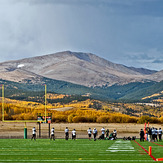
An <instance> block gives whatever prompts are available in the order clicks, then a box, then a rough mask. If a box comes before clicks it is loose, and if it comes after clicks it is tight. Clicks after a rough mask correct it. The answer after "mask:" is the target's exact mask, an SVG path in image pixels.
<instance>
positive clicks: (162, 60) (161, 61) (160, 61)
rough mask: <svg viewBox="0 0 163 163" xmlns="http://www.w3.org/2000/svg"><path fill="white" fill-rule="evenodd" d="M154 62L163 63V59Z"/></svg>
mask: <svg viewBox="0 0 163 163" xmlns="http://www.w3.org/2000/svg"><path fill="white" fill-rule="evenodd" d="M152 63H163V59H156V60H154V61H153V62H152Z"/></svg>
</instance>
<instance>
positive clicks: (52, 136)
mask: <svg viewBox="0 0 163 163" xmlns="http://www.w3.org/2000/svg"><path fill="white" fill-rule="evenodd" d="M52 139H53V140H55V135H54V127H53V128H52V129H51V138H50V140H52Z"/></svg>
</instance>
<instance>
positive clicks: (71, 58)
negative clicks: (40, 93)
mask: <svg viewBox="0 0 163 163" xmlns="http://www.w3.org/2000/svg"><path fill="white" fill-rule="evenodd" d="M0 73H1V74H2V76H1V78H2V79H4V80H10V81H15V82H26V81H31V82H32V83H41V81H42V77H46V78H50V79H55V80H62V81H66V82H71V83H74V84H79V85H84V86H88V87H96V86H100V87H102V86H112V85H114V84H118V85H124V84H129V83H131V82H144V81H146V80H154V81H155V80H156V81H159V78H157V79H156V78H155V77H151V74H153V73H155V71H151V70H147V69H137V68H133V67H126V66H124V65H121V64H115V63H112V62H109V61H107V60H105V59H102V58H100V57H98V56H96V55H94V54H90V53H76V52H70V51H65V52H60V53H55V54H50V55H44V56H38V57H33V58H27V59H22V60H17V61H8V62H4V63H0ZM149 74H150V75H149Z"/></svg>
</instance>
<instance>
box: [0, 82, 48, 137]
mask: <svg viewBox="0 0 163 163" xmlns="http://www.w3.org/2000/svg"><path fill="white" fill-rule="evenodd" d="M0 86H1V88H2V122H10V123H22V122H24V123H25V127H24V139H27V127H26V123H27V122H30V123H32V122H33V123H34V122H39V123H41V122H43V123H46V122H47V107H46V105H47V85H46V84H44V89H45V92H44V96H45V99H44V115H45V118H44V119H42V120H39V119H38V118H37V120H5V105H4V103H5V88H4V84H1V85H0Z"/></svg>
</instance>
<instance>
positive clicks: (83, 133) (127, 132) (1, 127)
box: [0, 122, 163, 138]
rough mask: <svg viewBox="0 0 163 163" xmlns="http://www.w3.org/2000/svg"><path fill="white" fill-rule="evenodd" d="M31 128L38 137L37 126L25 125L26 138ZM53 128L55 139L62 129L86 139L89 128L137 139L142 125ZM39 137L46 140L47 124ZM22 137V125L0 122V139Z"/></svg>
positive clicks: (82, 125)
mask: <svg viewBox="0 0 163 163" xmlns="http://www.w3.org/2000/svg"><path fill="white" fill-rule="evenodd" d="M152 126H154V127H156V128H159V127H161V128H163V125H162V124H150V127H152ZM32 127H36V130H37V137H38V124H37V123H27V129H28V138H30V137H31V135H32ZM52 127H54V128H55V136H56V138H64V129H65V128H66V127H68V128H69V130H70V131H72V130H73V129H74V128H75V129H76V131H77V138H87V129H88V128H89V127H91V128H92V129H93V128H94V127H96V128H97V130H98V131H99V135H100V130H101V128H102V127H105V128H106V129H107V128H108V129H109V130H110V132H112V131H113V130H114V129H116V130H117V132H118V138H123V137H124V136H127V137H128V136H131V137H132V136H136V137H137V138H138V137H139V131H140V129H141V128H144V124H134V123H52V124H51V128H52ZM41 136H42V138H48V124H41ZM23 137H24V123H15V122H14V123H4V122H0V138H23Z"/></svg>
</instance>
